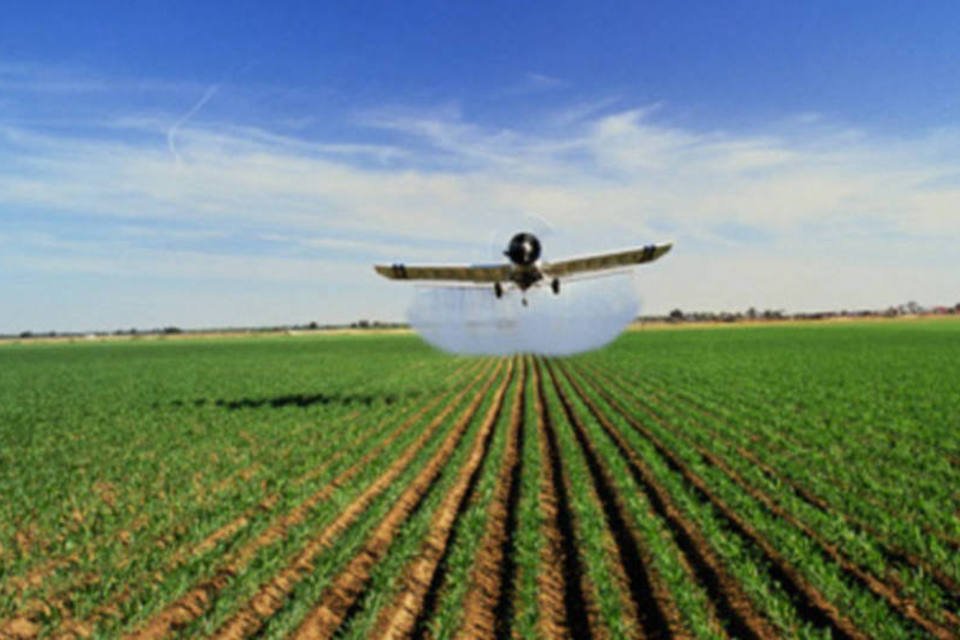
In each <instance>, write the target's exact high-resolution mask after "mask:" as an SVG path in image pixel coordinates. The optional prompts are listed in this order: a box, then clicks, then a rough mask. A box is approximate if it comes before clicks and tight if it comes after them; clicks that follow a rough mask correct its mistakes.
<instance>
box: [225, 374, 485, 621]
mask: <svg viewBox="0 0 960 640" xmlns="http://www.w3.org/2000/svg"><path fill="white" fill-rule="evenodd" d="M500 369H501V366H500V365H498V366H497V367H496V368H495V370H494V372H493V374H492V375H491V376H490V377H489V378H488V379H487V381H486V382H485V383H484V385H483V387H482V388H481V389H480V390H479V391H477V392H475V395H474V398H473V399H472V400H471V401H470V404H469V406H467V408H466V409H465V410H464V411H463V413H462V414H461V416H460V418H459V419H458V420H457V422H456V424H455V425H454V427H453V429H452V430H451V431H450V433H448V434H447V435H446V436H445V438H444V440H443V442H442V444H441V445H440V449H439V450H438V451H437V452H435V453H434V454H433V457H432V458H431V460H430V462H428V463H427V467H426V470H424V471H421V472H420V474H418V476H417V478H418V480H419V479H421V478H423V477H425V476H426V475H427V471H437V470H439V469H440V468H441V467H442V463H443V462H445V461H446V459H447V458H448V457H449V455H452V452H453V450H454V449H455V448H456V446H457V444H458V443H459V442H460V439H461V438H462V436H463V433H464V432H465V431H466V429H467V427H468V426H469V423H470V420H471V419H472V418H473V416H474V414H475V413H476V412H477V410H478V409H479V407H480V404H481V403H482V401H483V399H484V397H486V394H487V392H488V391H489V389H490V387H491V386H492V385H493V383H494V381H495V380H496V378H497V376H498V374H499V372H500ZM466 391H467V390H466V389H465V390H464V391H463V392H462V393H466ZM454 406H455V405H450V406H449V407H448V409H447V410H446V411H444V412H443V413H442V414H441V415H440V416H438V418H437V419H436V420H435V421H434V423H433V424H432V425H431V426H433V427H434V428H432V429H428V430H427V431H425V432H424V434H422V435H421V437H420V438H418V439H417V441H416V442H415V443H413V445H411V446H410V447H408V448H407V450H406V451H405V452H404V453H403V455H402V456H401V457H400V458H399V459H397V460H396V461H394V462H393V463H392V464H391V465H390V467H389V468H388V469H387V470H386V471H385V472H384V473H383V474H382V475H381V476H380V477H378V478H377V480H376V481H375V482H374V483H373V484H371V485H370V486H369V487H367V489H366V490H365V491H364V492H363V493H362V494H361V495H360V496H358V497H357V498H356V499H354V501H353V502H351V503H350V504H349V505H348V506H347V507H346V509H344V511H343V512H342V513H341V514H340V516H338V517H337V519H336V520H334V522H332V523H331V524H330V525H328V526H327V527H326V528H325V529H324V530H323V531H322V532H321V533H320V534H319V535H318V536H316V537H315V538H313V539H312V540H311V541H310V542H309V543H308V545H307V546H306V547H305V548H304V549H303V550H302V551H301V552H300V553H299V554H298V555H297V556H296V557H295V558H294V559H293V561H292V562H290V563H289V564H288V565H287V567H286V568H284V569H283V570H282V571H280V573H278V574H277V575H276V576H274V577H273V578H272V579H271V580H269V581H268V582H267V583H265V584H264V585H262V586H261V588H260V590H259V591H258V592H257V593H256V594H255V595H254V596H253V597H252V598H251V599H250V600H249V601H248V602H247V603H246V604H245V605H244V606H243V607H242V608H241V609H240V610H239V611H238V612H237V613H236V614H234V616H233V617H232V618H230V619H229V620H227V621H226V622H225V623H224V624H223V625H222V626H221V627H220V629H219V630H217V632H215V633H214V634H213V636H212V637H213V638H220V639H224V638H229V639H236V638H246V637H249V636H252V635H254V634H256V633H257V632H259V631H260V629H261V628H262V627H263V625H264V623H265V622H266V621H267V620H269V619H270V618H271V617H272V616H273V615H274V614H276V612H277V611H279V610H280V609H281V608H282V607H283V606H284V604H285V603H286V602H287V600H288V598H289V596H290V594H291V592H292V591H293V589H294V588H295V587H296V585H297V584H299V583H300V582H301V581H302V580H303V579H304V578H305V577H306V576H307V575H309V574H310V573H311V572H313V570H314V566H315V561H316V559H317V558H318V557H319V556H320V554H321V553H323V552H324V551H326V550H327V549H329V548H330V546H331V545H332V544H333V543H334V541H335V540H336V539H337V538H338V537H339V536H340V534H342V533H343V532H344V531H346V530H347V528H348V527H349V526H350V525H352V524H353V523H354V522H355V521H356V520H357V519H358V518H359V517H360V516H361V515H362V514H363V513H364V512H365V511H366V510H367V509H368V508H369V506H370V505H371V504H372V503H373V501H374V499H376V498H377V497H379V496H380V495H381V494H382V493H383V492H384V491H386V490H387V489H388V488H389V486H390V485H391V484H393V482H394V481H395V480H396V479H397V477H399V476H400V475H401V473H402V472H403V471H404V470H406V469H407V468H409V466H410V464H412V463H413V461H414V460H415V459H416V457H417V454H419V453H420V450H421V449H422V448H423V447H424V446H425V445H426V443H427V442H428V440H429V439H430V437H431V436H432V435H433V433H434V432H435V431H436V430H437V429H438V428H439V427H440V425H441V424H442V423H443V422H444V421H445V419H446V417H447V416H448V415H449V413H450V412H451V411H452V409H453V407H454ZM415 482H416V481H415ZM413 486H414V485H411V487H413ZM417 486H419V484H417ZM425 490H426V488H424V491H425ZM410 491H411V488H408V489H407V490H406V491H405V492H404V494H402V495H401V497H400V499H398V501H397V503H396V504H395V505H394V507H393V508H392V509H391V510H390V512H389V513H388V515H387V517H386V518H385V520H384V522H389V523H391V524H392V525H393V526H399V524H400V523H402V522H403V521H404V520H405V519H406V516H407V515H409V512H410V511H412V510H413V508H415V507H416V506H417V503H418V501H414V502H413V504H411V503H410V499H409V495H410ZM421 497H422V496H421ZM383 526H384V525H383V523H382V524H381V528H382V527H383ZM381 528H378V530H377V533H379V532H381ZM372 538H374V539H376V535H373V536H372ZM358 558H360V556H358V557H355V558H354V562H356V561H357V560H358ZM352 565H353V563H351V566H352ZM350 577H351V575H350V574H349V572H348V571H344V572H343V573H341V577H340V578H339V579H338V582H340V581H342V582H343V583H345V584H343V586H344V587H347V588H349V587H350V586H351V585H350V584H349V578H350ZM335 584H336V583H335ZM331 588H332V587H331ZM329 589H330V588H328V590H329ZM349 593H350V591H347V595H349ZM337 595H340V594H339V593H338V594H337ZM337 602H340V600H339V599H338V600H337ZM348 610H349V605H348V606H347V607H346V608H343V609H342V610H340V609H339V608H337V609H336V610H335V612H336V613H337V614H339V615H344V614H346V612H347V611H348Z"/></svg>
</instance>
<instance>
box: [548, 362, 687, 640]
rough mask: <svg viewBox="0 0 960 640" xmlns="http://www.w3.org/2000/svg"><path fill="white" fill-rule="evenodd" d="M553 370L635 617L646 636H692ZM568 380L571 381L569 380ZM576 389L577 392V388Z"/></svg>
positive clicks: (549, 365) (551, 375)
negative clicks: (611, 536) (613, 542)
mask: <svg viewBox="0 0 960 640" xmlns="http://www.w3.org/2000/svg"><path fill="white" fill-rule="evenodd" d="M554 369H555V367H554V366H553V365H552V364H549V363H548V366H547V371H548V372H549V374H550V380H551V382H552V383H553V386H554V389H555V391H556V393H557V397H558V398H559V399H560V403H561V405H562V406H563V410H564V413H565V414H566V416H567V421H568V422H569V423H570V426H571V427H572V428H573V432H574V436H575V437H576V440H577V443H578V444H579V446H580V450H581V451H582V452H583V455H584V458H585V460H586V462H587V468H588V469H589V471H590V475H591V479H592V481H593V485H594V489H595V491H596V494H597V498H598V499H599V501H600V506H601V507H602V509H603V512H604V516H605V518H606V521H607V526H608V528H609V530H610V531H611V533H612V535H613V538H614V540H615V542H616V548H615V549H616V553H617V555H618V557H619V559H620V563H619V564H620V566H621V567H622V568H623V570H624V571H625V573H626V575H625V576H624V578H625V579H622V580H621V583H622V584H625V586H627V587H628V589H629V593H630V595H631V598H632V605H633V607H632V608H633V610H634V611H633V615H634V616H635V617H636V619H637V621H638V622H639V627H640V629H641V630H642V633H643V637H645V638H670V637H675V638H689V637H691V635H690V633H689V632H688V631H687V630H686V629H685V628H684V626H683V623H682V621H681V614H680V611H679V610H678V609H677V606H676V603H675V602H674V600H673V597H672V595H671V594H670V592H669V589H668V588H667V587H666V585H665V584H664V583H663V581H662V580H661V579H660V577H659V576H658V575H657V573H656V571H655V570H654V569H653V557H652V556H651V554H650V551H649V549H647V548H646V546H645V545H644V543H643V537H642V534H640V532H639V531H637V529H636V527H635V526H634V525H633V524H631V521H632V516H631V515H630V513H629V511H628V510H627V508H626V506H625V505H624V504H623V500H622V499H621V497H620V496H619V495H618V493H617V490H616V488H615V486H614V481H613V478H612V477H611V475H610V473H609V471H608V470H607V469H606V467H605V465H604V464H603V462H602V460H601V456H600V454H599V452H598V451H597V449H596V447H595V446H594V444H593V442H592V441H591V439H590V437H589V435H588V434H587V432H586V428H585V427H584V425H583V422H582V421H581V419H580V417H579V416H578V415H577V412H576V411H575V410H574V407H573V405H572V404H571V402H570V399H569V398H568V397H567V394H566V392H565V391H564V389H563V388H562V387H561V386H560V384H559V381H558V379H557V376H556V373H555V371H554ZM567 379H568V380H569V377H567ZM574 390H578V389H577V387H576V386H574ZM578 395H580V394H579V393H578ZM631 626H632V625H631Z"/></svg>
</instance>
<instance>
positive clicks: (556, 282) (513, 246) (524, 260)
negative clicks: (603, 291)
mask: <svg viewBox="0 0 960 640" xmlns="http://www.w3.org/2000/svg"><path fill="white" fill-rule="evenodd" d="M672 246H673V245H672V244H671V243H669V242H668V243H664V244H648V245H647V246H645V247H639V248H636V249H627V250H625V251H617V252H614V253H602V254H597V255H592V256H585V257H582V258H571V259H569V260H560V261H559V262H541V261H540V241H539V240H538V239H537V237H536V236H535V235H533V234H532V233H518V234H516V235H515V236H513V238H512V239H511V240H510V244H509V245H508V246H507V250H506V251H504V252H503V255H505V256H506V257H507V258H509V259H510V262H509V263H506V264H492V265H463V266H459V265H447V266H443V265H438V266H419V267H414V266H407V265H405V264H392V265H379V264H378V265H374V267H373V268H374V269H375V270H376V271H377V273H379V274H380V275H382V276H383V277H385V278H390V279H391V280H431V281H446V282H455V283H463V284H472V285H493V293H494V295H496V296H497V298H502V297H503V293H504V290H505V289H504V287H505V286H508V285H513V286H515V287H516V288H517V289H519V290H520V292H521V293H522V294H526V291H527V289H529V288H530V287H533V286H535V285H540V284H544V283H546V282H549V283H550V289H551V290H552V291H553V292H554V293H555V294H559V293H560V280H561V278H562V279H564V280H567V279H573V280H577V279H582V278H584V277H587V278H589V277H596V276H598V275H603V273H602V272H604V271H612V270H622V269H624V268H627V267H631V266H634V265H638V264H643V263H645V262H653V261H654V260H656V259H657V258H659V257H660V256H662V255H663V254H665V253H666V252H668V251H670V248H671V247H672ZM523 304H524V305H525V306H526V304H527V298H526V295H524V297H523Z"/></svg>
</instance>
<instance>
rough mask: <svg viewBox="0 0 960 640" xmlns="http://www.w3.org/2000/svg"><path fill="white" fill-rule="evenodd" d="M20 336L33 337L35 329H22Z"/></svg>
mask: <svg viewBox="0 0 960 640" xmlns="http://www.w3.org/2000/svg"><path fill="white" fill-rule="evenodd" d="M20 337H21V338H32V337H33V331H21V332H20Z"/></svg>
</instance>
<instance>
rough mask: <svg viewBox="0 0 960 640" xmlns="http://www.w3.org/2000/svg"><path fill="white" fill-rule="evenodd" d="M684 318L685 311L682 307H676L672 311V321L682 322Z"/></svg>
mask: <svg viewBox="0 0 960 640" xmlns="http://www.w3.org/2000/svg"><path fill="white" fill-rule="evenodd" d="M681 320H683V311H681V310H680V309H674V310H673V311H671V312H670V321H671V322H680V321H681Z"/></svg>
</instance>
